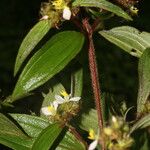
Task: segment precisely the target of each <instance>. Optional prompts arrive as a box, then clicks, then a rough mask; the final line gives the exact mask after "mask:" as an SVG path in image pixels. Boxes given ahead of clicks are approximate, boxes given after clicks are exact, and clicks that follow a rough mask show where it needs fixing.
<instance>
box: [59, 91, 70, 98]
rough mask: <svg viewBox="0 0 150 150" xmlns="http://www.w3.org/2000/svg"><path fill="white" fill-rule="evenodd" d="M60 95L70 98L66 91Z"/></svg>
mask: <svg viewBox="0 0 150 150" xmlns="http://www.w3.org/2000/svg"><path fill="white" fill-rule="evenodd" d="M60 94H61V95H62V96H64V97H66V96H69V94H68V93H67V92H66V91H61V92H60Z"/></svg>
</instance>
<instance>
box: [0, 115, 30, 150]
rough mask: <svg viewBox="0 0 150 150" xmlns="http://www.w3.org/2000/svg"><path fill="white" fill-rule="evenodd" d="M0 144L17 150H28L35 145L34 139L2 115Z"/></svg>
mask: <svg viewBox="0 0 150 150" xmlns="http://www.w3.org/2000/svg"><path fill="white" fill-rule="evenodd" d="M0 143H1V144H3V145H5V146H8V147H10V148H12V149H15V150H20V149H21V150H28V149H30V148H31V146H32V144H33V139H32V138H30V137H28V136H27V135H25V134H24V133H23V132H22V130H20V129H19V128H18V127H17V126H16V125H15V124H14V123H13V122H12V121H11V120H9V119H8V118H7V117H6V116H5V115H3V114H1V113H0Z"/></svg>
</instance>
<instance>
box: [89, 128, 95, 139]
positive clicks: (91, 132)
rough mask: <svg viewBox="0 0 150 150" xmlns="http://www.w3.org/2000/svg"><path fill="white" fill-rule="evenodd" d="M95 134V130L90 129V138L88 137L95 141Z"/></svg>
mask: <svg viewBox="0 0 150 150" xmlns="http://www.w3.org/2000/svg"><path fill="white" fill-rule="evenodd" d="M95 137H96V136H95V132H94V130H93V129H90V130H89V136H88V138H89V139H90V140H95Z"/></svg>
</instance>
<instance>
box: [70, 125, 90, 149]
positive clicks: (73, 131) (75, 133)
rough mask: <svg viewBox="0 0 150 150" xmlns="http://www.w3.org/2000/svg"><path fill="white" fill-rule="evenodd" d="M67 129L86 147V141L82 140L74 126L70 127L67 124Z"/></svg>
mask: <svg viewBox="0 0 150 150" xmlns="http://www.w3.org/2000/svg"><path fill="white" fill-rule="evenodd" d="M69 131H70V132H71V133H72V134H73V135H74V136H75V137H76V138H77V139H78V140H79V141H81V142H82V143H83V144H84V146H85V147H86V149H87V147H88V146H87V143H86V142H85V141H84V140H83V138H82V137H81V135H80V134H79V133H78V132H77V131H76V129H75V128H74V127H72V126H70V125H69Z"/></svg>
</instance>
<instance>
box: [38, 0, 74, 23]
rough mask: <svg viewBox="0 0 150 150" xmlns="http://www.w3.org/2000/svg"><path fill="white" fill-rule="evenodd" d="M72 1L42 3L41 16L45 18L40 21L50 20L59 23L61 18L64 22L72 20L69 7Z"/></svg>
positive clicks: (58, 0) (57, 0)
mask: <svg viewBox="0 0 150 150" xmlns="http://www.w3.org/2000/svg"><path fill="white" fill-rule="evenodd" d="M69 2H70V0H53V1H49V2H48V3H47V2H44V3H42V6H41V15H42V16H43V17H42V18H41V19H40V20H48V19H50V20H51V22H54V23H56V24H57V23H58V22H59V20H60V19H61V18H63V19H64V20H70V18H71V10H70V7H69V6H68V4H69Z"/></svg>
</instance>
